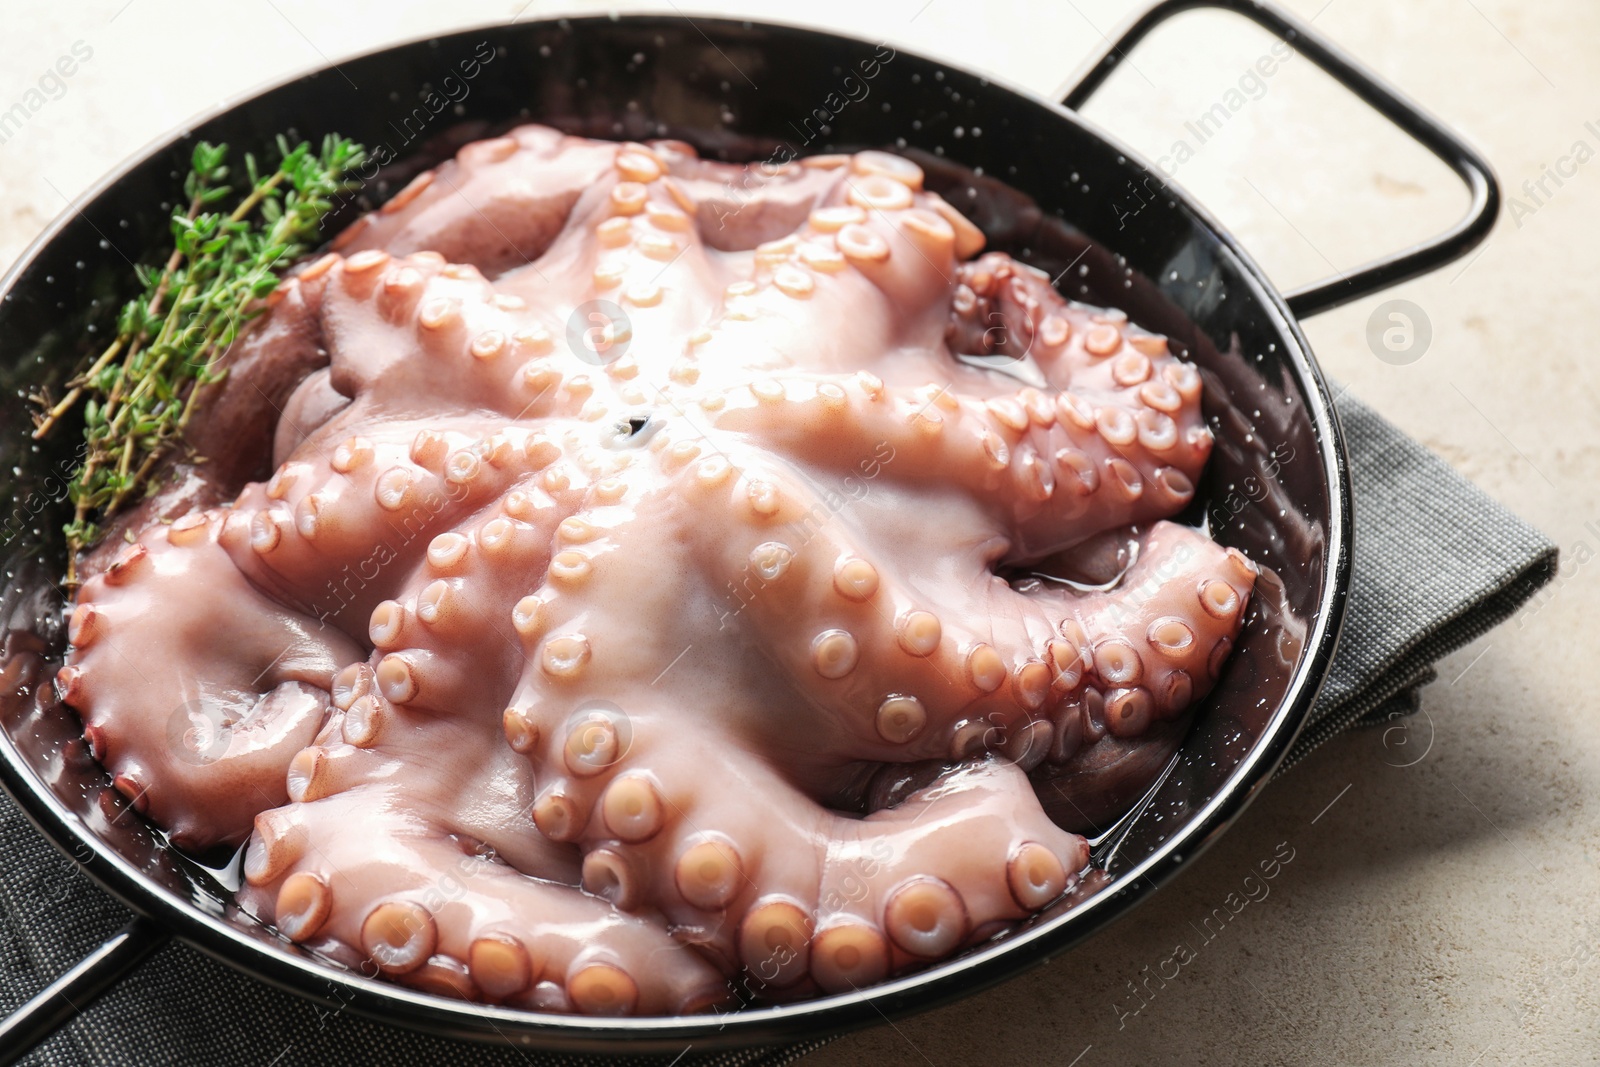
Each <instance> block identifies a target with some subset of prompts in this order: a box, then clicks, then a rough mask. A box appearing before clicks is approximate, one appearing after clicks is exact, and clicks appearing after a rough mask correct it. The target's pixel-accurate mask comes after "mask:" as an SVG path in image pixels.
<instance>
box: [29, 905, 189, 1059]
mask: <svg viewBox="0 0 1600 1067" xmlns="http://www.w3.org/2000/svg"><path fill="white" fill-rule="evenodd" d="M167 940H168V934H167V932H166V931H165V930H163V929H162V928H161V927H160V926H157V925H156V924H155V923H154V922H152V921H150V920H149V919H146V918H144V917H142V916H141V917H139V918H136V919H134V920H133V922H131V923H129V924H128V925H127V926H125V927H123V928H122V929H121V930H119V931H117V932H116V933H115V934H113V935H112V936H111V937H110V938H109V939H108V940H107V941H106V942H105V943H104V944H102V945H101V946H100V947H99V948H97V949H95V950H94V951H93V952H91V953H89V955H87V956H85V957H84V958H83V959H81V960H79V961H78V963H77V965H76V966H75V967H73V968H72V969H71V970H69V971H68V972H67V973H66V974H63V975H62V976H61V977H59V978H57V979H56V980H55V981H54V982H51V983H50V984H49V985H48V986H46V987H45V988H44V989H42V990H40V991H39V993H38V994H37V995H36V996H35V997H34V998H33V999H32V1000H30V1001H28V1002H27V1003H26V1004H24V1005H23V1006H22V1007H20V1008H18V1009H17V1010H16V1011H14V1012H12V1013H11V1014H10V1015H8V1016H6V1018H5V1019H3V1020H0V1067H9V1065H10V1064H13V1063H16V1062H17V1061H18V1060H20V1059H22V1057H23V1056H26V1055H27V1054H28V1053H29V1052H30V1051H31V1050H32V1049H33V1047H34V1046H35V1045H37V1044H38V1043H39V1042H41V1041H43V1040H44V1039H45V1038H47V1037H49V1036H50V1035H51V1034H52V1033H54V1032H55V1030H56V1028H57V1027H59V1026H61V1025H63V1024H64V1023H66V1022H67V1021H68V1020H69V1019H71V1018H72V1017H73V1016H74V1015H77V1014H78V1013H79V1012H81V1011H83V1010H84V1009H85V1008H87V1007H88V1006H89V1005H90V1004H93V1003H94V1002H95V1000H96V999H98V998H99V996H100V994H102V993H104V992H105V991H106V990H107V989H110V988H111V987H112V986H113V985H115V984H116V983H117V982H118V981H119V980H120V979H121V978H122V977H123V976H124V975H126V974H127V973H128V972H129V971H131V970H133V969H134V968H135V967H137V966H139V964H141V963H143V962H144V961H145V960H146V959H147V958H149V957H150V955H151V954H153V953H154V952H155V951H156V950H157V949H159V948H160V947H161V946H162V945H165V944H166V943H167Z"/></svg>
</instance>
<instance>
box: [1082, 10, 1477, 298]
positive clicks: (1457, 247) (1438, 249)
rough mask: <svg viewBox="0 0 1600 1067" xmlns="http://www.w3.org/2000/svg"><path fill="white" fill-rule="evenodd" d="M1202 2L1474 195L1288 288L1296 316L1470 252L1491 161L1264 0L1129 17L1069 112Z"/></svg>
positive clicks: (1091, 65)
mask: <svg viewBox="0 0 1600 1067" xmlns="http://www.w3.org/2000/svg"><path fill="white" fill-rule="evenodd" d="M1207 7H1209V8H1218V9H1221V10H1224V11H1231V12H1233V13H1235V14H1237V15H1243V16H1244V17H1245V18H1247V19H1249V20H1250V21H1251V22H1254V23H1255V24H1256V25H1258V26H1260V27H1262V28H1263V29H1265V30H1267V31H1268V32H1269V33H1273V34H1276V35H1277V36H1279V37H1281V38H1283V40H1284V41H1286V42H1287V43H1288V44H1290V45H1291V46H1292V47H1293V48H1294V49H1295V50H1296V51H1297V52H1299V53H1300V54H1301V55H1304V56H1306V57H1308V58H1309V59H1310V60H1311V62H1313V63H1315V64H1316V65H1317V66H1318V67H1320V68H1321V69H1322V70H1323V71H1324V72H1326V73H1327V74H1329V75H1331V76H1332V77H1333V78H1334V79H1335V80H1336V81H1338V82H1339V84H1341V85H1343V86H1344V87H1345V88H1347V89H1349V90H1350V91H1351V92H1353V93H1355V94H1356V96H1358V97H1360V98H1361V99H1362V100H1363V101H1365V102H1366V103H1367V104H1368V105H1369V106H1371V107H1372V108H1373V109H1374V110H1375V111H1377V112H1378V113H1379V114H1381V115H1383V116H1384V117H1385V118H1387V119H1388V120H1389V121H1390V122H1392V123H1394V124H1395V125H1396V126H1398V127H1400V128H1401V129H1402V130H1404V131H1405V132H1406V133H1408V134H1410V135H1411V137H1412V139H1414V140H1415V141H1417V142H1418V143H1419V144H1421V145H1422V146H1423V147H1424V148H1426V149H1428V151H1430V152H1432V153H1433V154H1434V155H1435V156H1438V157H1439V159H1441V160H1443V161H1444V163H1445V164H1446V165H1447V166H1449V168H1450V169H1451V170H1453V171H1455V172H1456V174H1457V175H1459V176H1460V177H1461V180H1462V181H1463V182H1465V183H1466V186H1467V190H1468V191H1469V192H1470V193H1471V194H1472V204H1471V206H1470V207H1469V208H1468V209H1467V213H1466V215H1465V216H1464V217H1463V218H1462V219H1461V221H1459V222H1457V223H1456V224H1455V225H1454V226H1453V227H1451V228H1450V229H1449V230H1447V231H1446V232H1444V233H1443V234H1440V235H1439V236H1438V237H1435V238H1432V239H1431V240H1428V241H1424V242H1423V243H1421V244H1418V245H1413V246H1412V247H1410V248H1406V249H1403V250H1401V251H1399V252H1396V253H1394V254H1393V255H1389V256H1385V257H1383V258H1382V259H1376V260H1373V261H1371V262H1370V263H1366V264H1363V265H1362V266H1360V267H1357V268H1356V269H1355V270H1352V271H1349V272H1347V273H1343V274H1340V275H1338V276H1337V277H1333V278H1326V279H1324V280H1322V281H1320V282H1316V283H1314V284H1312V285H1308V286H1305V287H1304V288H1301V289H1296V290H1295V291H1294V292H1292V293H1289V294H1287V296H1285V298H1284V299H1285V300H1286V302H1287V303H1288V305H1289V310H1290V311H1292V312H1294V313H1295V315H1296V316H1298V317H1302V318H1303V317H1305V316H1308V315H1315V314H1317V313H1318V312H1321V311H1327V310H1329V309H1330V308H1335V307H1338V306H1339V305H1340V304H1346V303H1349V302H1350V301H1352V300H1358V299H1360V298H1361V297H1364V296H1367V295H1368V294H1370V293H1375V292H1377V291H1378V290H1380V289H1386V288H1388V287H1389V286H1391V285H1397V284H1399V283H1400V282H1403V281H1405V280H1407V279H1408V278H1415V277H1416V276H1417V275H1419V274H1425V273H1427V272H1428V271H1430V270H1433V269H1434V268H1436V267H1440V266H1443V265H1444V264H1445V263H1448V262H1450V261H1451V260H1453V259H1456V258H1458V257H1460V256H1462V255H1464V254H1466V253H1467V252H1469V251H1471V250H1472V249H1473V248H1474V247H1476V246H1477V245H1478V244H1479V243H1480V242H1482V241H1483V239H1484V238H1485V237H1487V236H1488V235H1489V231H1490V229H1492V228H1493V226H1494V220H1495V216H1496V215H1497V214H1498V213H1499V210H1500V186H1499V184H1498V183H1497V182H1496V181H1495V176H1494V171H1492V170H1490V169H1489V164H1488V161H1486V160H1485V159H1484V158H1483V156H1481V155H1480V154H1479V153H1478V152H1477V150H1476V149H1474V148H1473V147H1472V146H1471V145H1469V144H1467V143H1466V142H1465V141H1463V140H1462V139H1461V138H1460V137H1458V136H1457V135H1456V134H1455V133H1453V132H1452V131H1451V130H1449V129H1448V128H1447V127H1445V126H1444V125H1443V124H1442V123H1440V122H1439V120H1438V119H1435V118H1434V117H1433V116H1432V115H1429V114H1428V113H1427V112H1425V111H1423V110H1422V109H1421V108H1420V107H1418V106H1417V105H1416V104H1414V103H1412V102H1411V101H1410V100H1407V99H1406V98H1405V97H1404V96H1402V95H1401V94H1400V93H1399V92H1398V91H1396V90H1395V89H1393V88H1391V87H1390V86H1389V85H1387V84H1385V83H1384V82H1382V81H1380V80H1379V79H1378V78H1377V76H1376V75H1374V74H1372V73H1371V72H1370V71H1368V70H1367V69H1366V68H1365V67H1363V66H1361V65H1360V64H1359V63H1357V62H1356V61H1355V60H1354V59H1352V58H1350V57H1349V56H1348V55H1346V54H1345V53H1344V52H1343V51H1342V50H1340V49H1339V48H1338V47H1337V46H1336V45H1334V44H1332V43H1331V42H1330V41H1328V40H1327V39H1326V38H1325V37H1322V36H1320V35H1319V34H1317V33H1316V32H1315V31H1314V30H1312V29H1311V27H1310V26H1309V25H1307V24H1306V23H1304V22H1301V21H1300V20H1299V19H1297V18H1295V17H1294V16H1293V15H1290V14H1288V13H1287V12H1285V11H1283V10H1282V9H1280V8H1278V7H1276V6H1275V5H1273V4H1270V3H1266V2H1265V0H1161V2H1160V3H1158V4H1156V5H1155V6H1154V7H1152V8H1150V9H1149V10H1148V11H1146V12H1145V13H1144V14H1142V15H1140V16H1138V17H1137V18H1135V19H1134V20H1133V21H1132V22H1131V23H1129V24H1128V25H1127V26H1126V27H1125V28H1124V29H1123V30H1122V32H1121V34H1119V35H1118V36H1117V38H1116V39H1115V40H1114V41H1108V42H1107V45H1106V48H1105V50H1104V51H1103V52H1102V53H1101V54H1100V55H1099V56H1098V57H1097V58H1095V59H1093V60H1091V61H1090V62H1089V64H1088V65H1087V66H1086V67H1085V68H1084V69H1085V73H1084V74H1083V75H1082V76H1081V77H1080V78H1079V79H1078V81H1077V84H1076V85H1074V86H1073V87H1072V89H1070V90H1069V91H1068V92H1067V94H1066V95H1065V96H1064V97H1063V98H1062V100H1061V102H1062V104H1063V105H1065V106H1066V107H1069V108H1072V109H1073V110H1077V109H1079V108H1081V107H1082V106H1083V105H1084V104H1085V103H1087V102H1088V100H1089V98H1090V97H1091V96H1093V95H1094V92H1095V90H1096V89H1098V88H1100V86H1101V85H1102V84H1103V83H1104V82H1105V80H1106V78H1108V77H1109V76H1110V75H1111V72H1112V71H1114V70H1116V69H1117V66H1118V65H1119V64H1120V63H1121V62H1122V61H1123V60H1125V59H1126V58H1127V56H1128V52H1129V51H1130V50H1131V49H1132V48H1133V47H1134V46H1135V45H1137V44H1138V43H1139V42H1140V41H1141V40H1143V39H1144V37H1145V36H1146V35H1147V34H1148V33H1149V32H1150V31H1151V30H1153V29H1155V28H1156V27H1157V26H1159V25H1161V23H1163V22H1165V21H1167V20H1168V19H1170V18H1172V17H1173V16H1174V15H1178V14H1181V13H1183V12H1185V11H1190V10H1194V9H1197V8H1207Z"/></svg>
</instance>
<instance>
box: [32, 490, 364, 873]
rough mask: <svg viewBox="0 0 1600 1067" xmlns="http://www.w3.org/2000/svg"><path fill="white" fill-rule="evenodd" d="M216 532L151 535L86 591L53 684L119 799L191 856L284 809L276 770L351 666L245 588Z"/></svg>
mask: <svg viewBox="0 0 1600 1067" xmlns="http://www.w3.org/2000/svg"><path fill="white" fill-rule="evenodd" d="M224 521H225V520H224V519H223V518H221V517H220V516H218V515H215V514H209V513H203V512H202V513H196V514H193V515H190V516H188V517H186V518H184V519H179V520H178V521H177V522H175V523H173V524H172V525H171V526H162V525H156V526H153V527H151V528H150V529H148V530H146V531H145V532H144V533H143V534H141V535H140V537H139V539H138V540H137V541H136V542H134V543H133V544H131V545H128V546H126V547H125V548H124V549H123V551H122V552H121V554H120V555H119V556H118V557H117V561H116V562H114V563H113V564H112V565H111V567H110V568H109V569H108V570H107V571H106V572H105V573H104V574H101V575H98V576H95V577H93V578H90V579H89V580H88V581H86V582H85V583H84V585H83V588H82V590H81V591H80V593H79V604H78V607H77V608H76V609H75V610H74V613H73V625H72V642H73V654H72V664H71V665H70V666H68V667H65V668H63V670H62V672H61V678H60V683H59V684H60V687H61V689H62V691H63V697H64V699H65V700H66V702H67V703H68V704H70V705H72V706H73V707H74V708H76V709H77V710H78V712H79V714H80V715H81V716H82V717H83V720H84V723H85V727H86V730H87V735H88V737H89V738H90V742H91V747H92V749H93V750H94V755H95V756H96V758H97V759H99V760H100V761H101V762H102V763H103V764H105V766H106V767H107V768H108V769H109V770H110V771H111V772H112V774H113V776H114V778H113V780H114V782H115V785H116V787H117V789H118V790H119V791H120V792H121V793H123V795H124V796H125V797H126V798H127V799H128V800H129V801H130V802H131V803H132V804H133V805H134V807H135V808H137V809H138V810H139V811H141V812H143V813H145V814H147V815H149V816H150V817H151V818H153V819H156V820H158V821H159V823H160V824H161V825H162V826H164V827H166V828H167V829H168V831H169V832H170V833H171V834H172V836H173V838H174V839H175V840H177V841H180V842H181V843H183V844H184V845H186V846H190V847H195V848H206V847H209V846H211V845H214V844H218V843H227V844H237V843H239V842H240V841H242V840H244V838H245V836H246V835H247V834H248V833H249V830H250V823H251V819H252V818H253V816H254V814H255V813H256V812H258V811H261V810H262V809H264V808H268V807H274V806H277V805H279V804H282V803H284V802H285V800H286V799H287V794H286V791H285V787H284V774H285V771H286V769H287V767H288V765H289V762H290V760H291V759H292V758H293V756H294V754H295V752H296V751H298V750H299V749H300V748H301V747H302V746H304V745H305V744H307V743H308V742H309V741H310V740H311V739H312V737H313V736H314V735H315V734H316V733H317V731H318V730H319V729H320V728H321V727H322V725H323V721H324V718H325V716H326V713H327V689H328V686H329V685H330V684H331V680H332V678H333V675H334V673H335V672H336V671H337V670H338V669H339V667H340V666H341V665H342V664H344V663H347V662H349V661H350V660H351V658H352V657H359V656H360V655H361V652H360V650H359V646H357V645H356V644H355V643H353V642H352V641H350V640H349V639H348V638H346V637H345V636H344V635H343V634H341V633H339V632H338V631H336V630H332V629H326V628H323V627H321V626H319V625H318V624H317V622H316V620H315V619H312V618H311V617H309V616H307V615H304V614H301V613H299V612H296V611H293V610H290V609H287V608H284V607H282V606H280V605H279V604H278V603H276V602H275V601H273V600H272V599H270V598H268V597H266V596H264V595H263V594H262V593H261V592H260V591H259V590H257V589H256V588H255V587H253V586H252V585H251V584H250V583H249V582H247V581H246V580H245V578H244V576H243V575H241V574H240V573H239V571H238V570H237V569H236V568H235V567H234V566H233V563H232V561H231V560H230V558H229V556H228V554H227V552H226V551H225V550H224V549H223V547H222V545H221V543H220V540H219V536H220V531H221V529H222V526H223V525H224ZM200 604H218V605H222V606H223V607H222V610H224V611H225V612H227V616H228V618H230V619H231V620H233V621H232V624H231V625H229V626H227V627H218V626H217V625H216V620H215V619H214V618H212V617H211V616H210V614H209V613H207V612H205V611H201V610H197V609H196V607H195V606H196V605H200ZM174 650H181V658H180V659H179V661H178V662H177V663H175V664H174V663H172V662H171V661H172V658H173V653H174Z"/></svg>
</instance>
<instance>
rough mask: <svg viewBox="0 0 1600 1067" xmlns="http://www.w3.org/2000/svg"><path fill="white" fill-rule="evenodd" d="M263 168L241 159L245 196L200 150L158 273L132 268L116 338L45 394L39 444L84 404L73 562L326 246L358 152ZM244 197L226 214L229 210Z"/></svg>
mask: <svg viewBox="0 0 1600 1067" xmlns="http://www.w3.org/2000/svg"><path fill="white" fill-rule="evenodd" d="M277 147H278V153H279V156H280V160H279V163H278V166H277V168H276V169H275V170H273V171H271V172H270V173H266V174H263V173H261V172H260V169H259V168H258V166H257V164H256V160H255V157H254V156H252V155H250V154H248V153H247V154H246V155H245V157H244V177H245V180H246V182H247V185H246V188H247V189H248V192H245V193H244V194H243V195H242V197H240V196H239V194H237V193H236V192H235V188H234V185H233V184H231V183H230V178H231V177H232V174H231V168H230V167H229V165H228V162H227V158H228V146H227V145H225V144H218V145H212V144H208V143H206V142H201V143H199V144H198V145H196V146H195V149H194V153H193V156H192V159H191V170H190V172H189V175H188V177H186V178H185V179H184V183H183V195H184V200H185V204H186V206H185V209H184V210H179V211H174V212H173V215H172V239H173V247H172V252H171V254H170V255H168V257H167V259H166V262H165V263H164V264H163V265H162V266H161V268H160V269H159V270H156V269H153V268H150V267H137V268H135V270H136V271H137V272H138V278H139V284H140V286H141V292H140V293H139V295H138V296H135V297H134V298H133V299H132V300H129V301H128V302H127V304H126V305H124V306H123V308H122V311H121V313H120V314H119V315H118V317H117V334H116V338H115V339H114V340H113V341H112V342H111V343H110V344H109V345H107V346H106V348H105V349H104V350H103V351H102V352H101V353H100V355H99V356H98V357H97V358H96V359H94V360H93V361H92V362H91V363H90V365H89V367H88V368H87V369H86V370H84V371H83V372H82V373H80V374H79V375H77V376H76V377H75V378H73V379H72V380H71V381H69V382H68V383H67V387H68V391H67V393H66V395H64V396H63V397H62V398H61V400H60V401H59V402H57V403H54V404H51V403H49V402H48V401H46V400H44V399H42V398H40V408H41V410H40V412H39V413H38V414H37V415H36V416H35V428H34V432H33V436H34V438H35V439H38V438H42V437H44V436H45V435H46V434H48V433H50V431H51V430H52V429H53V428H54V427H55V426H56V425H57V424H58V423H59V422H60V420H61V418H62V417H63V416H64V415H66V414H67V413H68V412H69V411H71V410H72V409H73V408H74V407H75V406H77V405H78V404H79V403H80V401H81V403H82V405H83V420H84V439H85V443H86V446H87V447H86V448H85V450H84V459H83V462H82V463H81V464H80V465H79V467H78V469H77V471H76V473H75V475H74V477H73V479H72V481H71V483H70V485H69V488H68V492H69V495H70V498H71V500H72V502H73V504H74V508H75V510H74V514H73V518H72V521H71V522H69V523H68V524H67V525H66V535H67V543H68V547H69V549H70V550H71V554H72V555H73V556H76V555H77V553H78V551H79V550H81V549H82V548H84V547H87V546H88V545H91V544H93V543H94V542H95V540H96V539H97V538H98V537H99V534H100V527H101V525H102V524H103V523H104V522H105V521H106V520H107V519H109V518H111V517H112V516H114V515H116V514H117V512H118V511H119V510H121V508H122V507H124V506H125V505H126V504H127V503H128V502H129V501H130V500H133V499H135V498H136V497H137V496H138V495H140V494H143V493H144V492H146V491H148V489H149V488H150V486H149V478H150V475H151V473H152V472H153V471H154V470H155V467H156V464H157V463H158V462H160V460H161V459H162V458H163V457H164V456H166V455H167V454H168V453H169V452H170V451H171V449H173V448H174V447H175V446H176V445H177V443H178V442H179V441H180V440H181V439H182V436H183V431H184V429H185V428H186V427H187V426H188V425H189V422H190V420H191V419H192V418H193V416H194V413H195V411H196V409H197V408H198V407H199V406H200V405H202V404H203V403H204V398H205V394H206V390H207V388H208V387H209V386H211V385H213V384H214V383H216V382H218V381H220V380H221V379H222V378H223V377H224V376H225V375H226V373H227V370H226V368H224V367H221V366H220V363H221V361H222V359H223V357H224V356H226V355H227V352H228V349H229V347H230V346H231V345H232V344H233V342H234V339H235V338H237V337H238V336H239V333H240V331H241V330H242V329H243V328H244V326H245V324H246V323H248V322H249V321H250V320H251V319H253V318H255V317H256V316H257V315H259V314H261V312H262V311H263V310H264V309H265V307H266V305H265V303H264V301H265V298H266V296H267V295H268V294H269V293H271V292H272V290H273V289H274V288H276V287H277V284H278V279H279V275H280V274H281V272H282V271H283V270H285V269H287V267H288V266H290V265H291V264H292V263H293V262H294V261H295V259H296V258H298V257H299V256H302V255H304V254H305V253H306V252H308V251H310V250H311V249H313V248H315V247H316V246H317V245H318V244H320V243H321V237H320V230H321V224H322V220H323V218H324V217H325V216H326V215H327V214H328V212H330V211H331V210H333V208H334V206H335V203H334V198H335V197H337V196H338V195H339V194H340V193H343V192H346V191H348V190H349V189H350V188H351V187H352V186H353V185H354V184H355V183H353V182H351V181H349V180H347V178H346V177H345V176H346V175H347V174H349V173H350V171H351V170H352V168H354V167H356V166H357V165H358V164H360V162H361V160H362V158H363V150H362V148H361V146H360V145H358V144H355V143H353V142H351V141H349V140H347V139H345V138H343V137H338V136H334V135H330V136H328V137H325V138H323V140H322V145H321V150H320V151H313V150H312V147H311V145H310V144H309V143H307V142H302V143H301V144H299V145H297V146H295V147H293V148H290V146H289V143H288V141H287V140H286V139H284V138H283V137H282V136H280V137H279V138H278V141H277ZM233 200H237V203H236V204H235V205H234V206H233V207H232V209H231V210H229V209H228V208H227V207H226V205H227V203H228V202H230V201H233Z"/></svg>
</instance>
